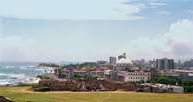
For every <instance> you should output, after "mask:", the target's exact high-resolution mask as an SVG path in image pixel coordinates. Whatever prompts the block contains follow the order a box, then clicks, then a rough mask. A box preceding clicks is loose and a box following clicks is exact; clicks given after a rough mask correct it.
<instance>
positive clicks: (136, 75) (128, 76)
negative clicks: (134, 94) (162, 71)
mask: <svg viewBox="0 0 193 102" xmlns="http://www.w3.org/2000/svg"><path fill="white" fill-rule="evenodd" d="M118 78H119V80H121V81H124V82H140V81H143V82H147V81H148V80H150V79H151V73H150V72H144V71H134V72H127V71H120V72H119V73H118Z"/></svg>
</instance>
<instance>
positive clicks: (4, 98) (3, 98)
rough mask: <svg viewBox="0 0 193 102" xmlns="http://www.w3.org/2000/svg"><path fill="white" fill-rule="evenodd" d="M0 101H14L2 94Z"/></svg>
mask: <svg viewBox="0 0 193 102" xmlns="http://www.w3.org/2000/svg"><path fill="white" fill-rule="evenodd" d="M0 102H14V101H11V100H10V99H8V98H6V97H4V96H0Z"/></svg>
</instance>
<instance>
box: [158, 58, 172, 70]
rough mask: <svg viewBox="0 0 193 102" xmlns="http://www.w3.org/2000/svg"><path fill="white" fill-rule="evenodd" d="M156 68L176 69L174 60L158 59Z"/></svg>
mask: <svg viewBox="0 0 193 102" xmlns="http://www.w3.org/2000/svg"><path fill="white" fill-rule="evenodd" d="M156 68H157V69H161V70H162V69H174V60H173V59H167V58H164V59H156Z"/></svg>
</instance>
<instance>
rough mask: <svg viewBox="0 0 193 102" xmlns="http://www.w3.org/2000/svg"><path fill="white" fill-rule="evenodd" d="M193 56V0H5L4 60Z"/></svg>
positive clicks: (0, 43) (0, 34)
mask: <svg viewBox="0 0 193 102" xmlns="http://www.w3.org/2000/svg"><path fill="white" fill-rule="evenodd" d="M124 52H125V53H127V58H129V59H131V60H135V59H142V58H143V59H148V60H149V59H154V58H165V57H167V58H174V59H190V58H193V0H0V62H26V61H27V62H30V61H33V62H61V61H73V62H82V61H96V60H108V57H109V56H118V55H119V54H122V53H124Z"/></svg>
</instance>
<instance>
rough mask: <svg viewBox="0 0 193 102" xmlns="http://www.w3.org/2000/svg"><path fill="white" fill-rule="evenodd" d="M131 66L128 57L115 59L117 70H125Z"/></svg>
mask: <svg viewBox="0 0 193 102" xmlns="http://www.w3.org/2000/svg"><path fill="white" fill-rule="evenodd" d="M131 67H132V62H131V60H129V59H125V58H121V59H119V60H118V61H117V68H116V69H117V70H119V71H120V70H125V69H128V68H131Z"/></svg>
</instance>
